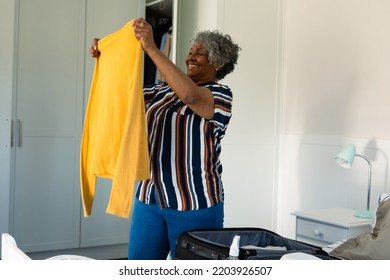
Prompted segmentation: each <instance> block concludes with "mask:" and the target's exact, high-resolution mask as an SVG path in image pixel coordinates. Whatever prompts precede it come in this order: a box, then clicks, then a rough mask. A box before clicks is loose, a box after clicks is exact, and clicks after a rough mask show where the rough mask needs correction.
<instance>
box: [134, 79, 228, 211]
mask: <svg viewBox="0 0 390 280" xmlns="http://www.w3.org/2000/svg"><path fill="white" fill-rule="evenodd" d="M202 86H205V87H207V88H208V89H210V91H211V92H212V93H213V95H214V104H215V105H214V117H213V119H211V120H206V119H204V118H202V117H199V116H198V115H196V114H195V113H194V112H193V111H192V110H191V109H190V108H189V107H188V106H186V105H185V104H184V103H183V102H182V101H180V99H179V98H178V97H177V96H176V94H175V93H174V92H173V91H172V89H171V88H170V87H169V86H168V85H167V84H161V85H155V86H153V87H150V88H145V89H144V93H145V105H146V119H147V128H148V137H149V139H148V140H149V152H150V165H151V176H150V179H148V180H145V181H141V182H140V184H139V185H138V189H137V193H136V196H137V198H138V199H139V200H140V201H142V202H144V203H146V204H157V203H158V204H159V205H160V207H161V208H164V207H170V208H172V209H176V210H179V211H185V210H197V209H203V208H207V207H211V206H213V205H215V204H217V203H218V202H222V201H223V199H224V191H223V185H222V181H221V175H222V165H221V162H220V158H219V155H220V153H221V139H222V138H223V136H224V135H225V131H226V128H227V126H228V123H229V120H230V118H231V107H232V92H231V90H230V89H229V88H228V87H227V86H224V85H221V84H218V83H214V82H212V83H205V84H203V85H202Z"/></svg>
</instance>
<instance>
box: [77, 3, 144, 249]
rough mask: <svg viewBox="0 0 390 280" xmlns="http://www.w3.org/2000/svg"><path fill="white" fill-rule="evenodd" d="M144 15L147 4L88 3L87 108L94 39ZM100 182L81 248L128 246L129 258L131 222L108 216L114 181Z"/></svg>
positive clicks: (85, 220) (84, 225) (83, 226)
mask: <svg viewBox="0 0 390 280" xmlns="http://www.w3.org/2000/svg"><path fill="white" fill-rule="evenodd" d="M144 15H145V0H138V1H129V0H116V1H107V0H88V1H87V21H86V42H87V43H86V44H87V45H86V49H85V54H86V57H85V65H86V72H85V73H86V75H85V101H84V105H85V106H86V105H87V103H88V97H89V90H90V86H91V81H92V74H93V70H94V66H95V59H94V58H92V57H91V56H90V55H89V52H88V50H89V46H90V43H91V41H92V38H94V37H97V38H103V37H105V36H107V35H109V34H111V33H113V32H115V31H117V30H118V29H120V28H121V27H122V26H123V25H124V24H125V23H126V22H128V21H130V20H132V19H134V18H138V17H141V16H144ZM96 182H97V183H96V193H95V198H94V203H93V207H92V215H91V216H89V217H88V218H84V217H83V216H81V240H80V244H81V247H84V248H85V247H92V246H102V245H114V244H126V245H124V246H122V247H124V248H122V247H121V250H120V251H119V252H118V253H117V254H119V255H117V257H127V242H128V240H129V228H130V218H129V219H124V218H121V217H118V216H115V215H110V214H107V213H106V208H107V204H108V201H109V198H110V193H111V186H112V180H110V179H102V178H97V181H96ZM120 254H123V255H120Z"/></svg>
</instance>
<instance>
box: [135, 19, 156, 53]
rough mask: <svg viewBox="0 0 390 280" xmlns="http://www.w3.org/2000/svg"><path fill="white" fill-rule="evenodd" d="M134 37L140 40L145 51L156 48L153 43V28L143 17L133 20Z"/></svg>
mask: <svg viewBox="0 0 390 280" xmlns="http://www.w3.org/2000/svg"><path fill="white" fill-rule="evenodd" d="M133 26H134V33H135V37H136V38H137V39H138V40H140V41H141V44H142V48H143V50H144V51H145V52H146V53H149V52H150V51H152V50H154V49H156V48H157V46H156V44H155V43H154V37H153V28H152V26H151V25H150V24H149V23H148V22H147V21H146V20H145V19H143V18H138V19H136V20H134V22H133Z"/></svg>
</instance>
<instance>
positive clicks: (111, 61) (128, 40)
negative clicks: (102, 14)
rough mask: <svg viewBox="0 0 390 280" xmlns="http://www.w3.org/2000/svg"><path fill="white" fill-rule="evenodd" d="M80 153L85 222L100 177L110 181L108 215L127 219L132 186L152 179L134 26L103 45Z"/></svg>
mask: <svg viewBox="0 0 390 280" xmlns="http://www.w3.org/2000/svg"><path fill="white" fill-rule="evenodd" d="M99 50H100V56H99V58H98V59H97V60H96V64H95V70H94V74H93V78H92V83H91V89H90V94H89V100H88V104H87V110H86V114H85V119H84V128H83V135H82V141H81V152H80V181H81V196H82V202H83V207H84V216H85V217H87V216H89V215H91V213H92V204H93V200H94V196H95V189H96V177H102V178H111V179H112V188H111V196H110V200H109V202H108V206H107V210H106V212H107V213H110V214H114V215H117V216H121V217H125V218H128V217H129V215H130V209H131V206H132V200H133V193H134V183H135V181H136V180H144V179H148V178H149V174H150V170H149V168H150V167H149V152H148V143H147V132H146V121H145V104H144V97H143V86H142V46H141V43H140V42H139V41H138V40H137V39H136V37H135V36H134V30H133V27H132V21H130V22H128V23H127V24H125V25H124V26H123V27H122V28H121V29H119V30H118V31H116V32H114V33H112V34H110V35H108V36H106V37H104V38H103V39H101V40H100V41H99Z"/></svg>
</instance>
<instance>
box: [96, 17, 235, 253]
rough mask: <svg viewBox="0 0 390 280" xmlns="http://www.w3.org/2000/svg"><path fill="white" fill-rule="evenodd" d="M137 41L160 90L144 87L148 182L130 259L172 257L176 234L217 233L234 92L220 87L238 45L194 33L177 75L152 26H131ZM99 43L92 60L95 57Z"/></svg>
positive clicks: (140, 22)
mask: <svg viewBox="0 0 390 280" xmlns="http://www.w3.org/2000/svg"><path fill="white" fill-rule="evenodd" d="M133 26H134V32H135V36H136V37H137V38H138V39H139V40H140V42H141V44H142V48H143V50H144V52H145V53H146V54H147V55H148V56H149V57H150V58H151V59H152V61H153V62H154V64H155V65H156V67H157V69H158V70H159V71H160V73H161V74H162V76H163V77H164V79H165V81H166V83H163V84H159V85H154V86H151V87H146V88H144V97H145V105H146V118H147V128H148V141H149V152H150V164H151V174H150V175H151V176H150V179H148V180H145V181H141V182H140V183H139V185H138V187H137V191H136V199H135V202H134V204H133V211H132V220H131V225H130V238H129V254H128V258H129V259H132V260H145V259H166V258H167V256H168V254H169V252H170V255H171V257H172V258H175V248H176V241H177V238H178V236H179V235H180V233H182V232H184V231H187V230H191V229H195V228H222V227H223V222H224V204H223V203H224V190H223V185H222V181H221V175H222V165H221V162H220V158H219V156H220V153H221V139H222V138H223V136H224V135H225V131H226V129H227V126H228V123H229V120H230V118H231V106H232V92H231V90H230V89H229V88H228V87H227V86H225V85H222V84H220V83H218V80H220V79H223V78H224V77H225V76H226V75H227V74H229V73H231V72H232V71H233V70H234V67H235V65H236V63H237V59H238V52H239V50H240V48H239V46H238V45H237V44H235V43H234V42H233V41H232V40H231V38H230V36H228V35H223V34H221V33H219V32H217V31H213V32H211V31H204V32H200V33H198V34H197V35H196V36H195V38H194V39H193V43H192V46H191V47H190V50H189V53H188V55H187V57H186V65H187V73H184V72H183V71H181V70H180V69H179V68H178V67H177V66H176V65H175V64H173V63H172V62H171V60H170V59H169V58H168V57H166V56H165V55H164V54H163V53H162V52H161V51H160V50H159V49H158V48H157V46H156V44H155V42H154V39H153V30H152V27H151V26H150V25H149V24H148V23H147V22H146V21H145V20H144V19H143V18H139V19H136V20H134V22H133ZM97 41H98V40H97V39H94V40H93V42H92V46H91V50H90V52H91V55H92V56H93V57H97V56H99V50H98V48H97Z"/></svg>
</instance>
